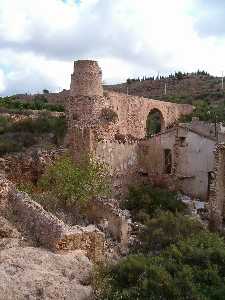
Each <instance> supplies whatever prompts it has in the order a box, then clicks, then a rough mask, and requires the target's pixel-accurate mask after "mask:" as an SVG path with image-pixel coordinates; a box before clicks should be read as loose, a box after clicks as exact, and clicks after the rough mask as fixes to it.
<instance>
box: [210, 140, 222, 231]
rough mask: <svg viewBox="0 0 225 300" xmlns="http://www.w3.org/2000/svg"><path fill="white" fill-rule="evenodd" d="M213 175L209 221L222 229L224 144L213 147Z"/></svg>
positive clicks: (213, 225)
mask: <svg viewBox="0 0 225 300" xmlns="http://www.w3.org/2000/svg"><path fill="white" fill-rule="evenodd" d="M214 153H215V165H214V176H213V179H212V183H211V186H210V198H209V207H210V223H211V226H212V227H214V228H216V229H222V220H223V219H224V217H225V145H224V144H219V145H218V146H217V147H216V149H215V152H214Z"/></svg>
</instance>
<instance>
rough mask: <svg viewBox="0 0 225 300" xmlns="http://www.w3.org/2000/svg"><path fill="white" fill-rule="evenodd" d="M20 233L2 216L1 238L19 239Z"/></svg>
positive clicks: (0, 219)
mask: <svg viewBox="0 0 225 300" xmlns="http://www.w3.org/2000/svg"><path fill="white" fill-rule="evenodd" d="M18 237H20V233H19V232H18V231H17V229H16V228H15V227H14V226H12V224H10V223H9V221H8V220H6V219H5V218H3V217H1V216H0V238H18Z"/></svg>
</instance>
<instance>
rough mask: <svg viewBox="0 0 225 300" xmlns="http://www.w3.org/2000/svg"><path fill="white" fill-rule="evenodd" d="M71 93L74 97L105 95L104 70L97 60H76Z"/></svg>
mask: <svg viewBox="0 0 225 300" xmlns="http://www.w3.org/2000/svg"><path fill="white" fill-rule="evenodd" d="M70 95H71V96H73V97H76V96H88V97H92V96H103V87H102V71H101V69H100V68H99V66H98V63H97V62H96V61H91V60H78V61H75V62H74V73H73V74H72V76H71V86H70Z"/></svg>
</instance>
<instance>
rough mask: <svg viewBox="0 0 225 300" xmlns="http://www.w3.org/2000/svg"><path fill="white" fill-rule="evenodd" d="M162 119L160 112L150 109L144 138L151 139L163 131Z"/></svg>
mask: <svg viewBox="0 0 225 300" xmlns="http://www.w3.org/2000/svg"><path fill="white" fill-rule="evenodd" d="M164 127H165V125H164V119H163V115H162V113H161V111H160V110H158V109H157V108H154V109H152V110H151V111H150V112H149V114H148V116H147V120H146V137H151V136H153V135H154V134H156V133H159V132H160V131H161V130H162V129H164Z"/></svg>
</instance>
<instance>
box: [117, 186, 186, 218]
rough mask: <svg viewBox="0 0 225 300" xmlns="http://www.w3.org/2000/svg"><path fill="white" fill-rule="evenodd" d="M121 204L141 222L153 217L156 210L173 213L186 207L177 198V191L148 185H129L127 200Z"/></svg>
mask: <svg viewBox="0 0 225 300" xmlns="http://www.w3.org/2000/svg"><path fill="white" fill-rule="evenodd" d="M122 206H123V208H126V209H129V210H130V211H131V214H132V217H133V219H134V220H136V221H140V222H143V223H144V222H146V221H148V220H149V219H150V218H152V217H154V216H155V215H156V213H157V212H158V211H170V212H173V213H175V212H182V211H184V210H185V209H186V206H185V204H183V203H182V202H181V201H180V200H178V199H177V193H174V192H168V191H167V190H166V189H162V188H160V187H154V188H153V187H152V186H150V185H140V186H137V187H130V189H129V193H128V197H127V200H126V201H124V202H123V204H122Z"/></svg>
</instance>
